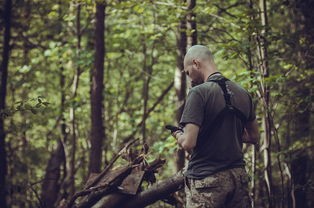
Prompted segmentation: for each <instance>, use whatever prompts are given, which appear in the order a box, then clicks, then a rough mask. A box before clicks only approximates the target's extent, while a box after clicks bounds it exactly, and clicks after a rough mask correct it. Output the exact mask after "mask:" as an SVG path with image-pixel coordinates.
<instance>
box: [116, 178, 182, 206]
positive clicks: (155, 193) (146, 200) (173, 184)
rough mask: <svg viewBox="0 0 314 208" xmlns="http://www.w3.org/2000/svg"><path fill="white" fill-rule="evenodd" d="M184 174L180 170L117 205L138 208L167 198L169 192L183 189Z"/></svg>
mask: <svg viewBox="0 0 314 208" xmlns="http://www.w3.org/2000/svg"><path fill="white" fill-rule="evenodd" d="M183 187H184V176H183V174H182V172H179V173H178V174H176V175H174V176H173V177H171V178H169V179H166V180H164V181H161V182H159V183H156V184H154V185H152V186H151V187H150V188H149V189H147V190H145V191H143V192H141V193H139V194H137V195H135V196H134V197H132V198H130V199H129V200H128V201H126V202H125V203H122V204H121V205H120V206H118V207H124V208H138V207H145V206H147V205H149V204H152V203H154V202H156V201H158V200H161V199H165V198H167V197H168V196H169V195H170V194H172V193H174V192H176V191H179V190H181V189H183Z"/></svg>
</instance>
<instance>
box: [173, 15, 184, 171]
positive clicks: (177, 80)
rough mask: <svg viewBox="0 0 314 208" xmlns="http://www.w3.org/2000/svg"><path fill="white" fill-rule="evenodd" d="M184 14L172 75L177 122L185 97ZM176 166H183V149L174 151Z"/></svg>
mask: <svg viewBox="0 0 314 208" xmlns="http://www.w3.org/2000/svg"><path fill="white" fill-rule="evenodd" d="M186 38H187V37H186V16H185V15H183V16H182V17H181V20H180V22H179V26H178V31H177V37H176V40H177V67H176V71H175V77H174V86H175V91H176V96H177V101H176V107H177V111H176V121H177V124H179V122H180V119H181V116H182V113H183V109H184V103H185V97H186V87H187V85H186V75H185V72H183V70H184V65H183V61H184V56H185V54H186V41H187V40H186ZM176 154H177V155H176V166H177V171H179V170H181V169H182V168H183V167H184V163H185V151H184V150H183V149H179V150H178V151H177V153H176Z"/></svg>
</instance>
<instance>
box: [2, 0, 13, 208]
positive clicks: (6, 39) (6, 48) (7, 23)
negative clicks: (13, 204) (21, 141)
mask: <svg viewBox="0 0 314 208" xmlns="http://www.w3.org/2000/svg"><path fill="white" fill-rule="evenodd" d="M3 8H4V12H3V20H4V36H3V51H2V62H1V66H0V79H1V83H0V207H3V208H6V207H7V203H6V174H7V158H6V157H7V155H6V149H5V131H4V116H5V114H4V110H5V100H6V92H7V77H8V63H9V54H10V38H11V31H10V30H11V11H12V1H11V0H5V1H4V7H3Z"/></svg>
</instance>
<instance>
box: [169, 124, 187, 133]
mask: <svg viewBox="0 0 314 208" xmlns="http://www.w3.org/2000/svg"><path fill="white" fill-rule="evenodd" d="M165 128H166V129H168V130H170V131H171V133H173V132H176V131H183V130H182V128H180V127H177V126H172V125H166V126H165Z"/></svg>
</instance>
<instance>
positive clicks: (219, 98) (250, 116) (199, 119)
mask: <svg viewBox="0 0 314 208" xmlns="http://www.w3.org/2000/svg"><path fill="white" fill-rule="evenodd" d="M221 76H222V75H221V74H220V73H214V74H212V75H211V76H209V78H208V80H207V82H205V83H203V84H200V85H198V86H195V87H193V88H192V89H190V91H189V94H188V97H187V100H186V103H185V107H184V111H183V114H182V117H181V120H180V125H182V126H184V125H185V124H187V123H193V124H196V125H198V126H199V127H200V131H199V134H198V137H197V142H196V146H195V148H194V149H193V151H192V154H191V159H190V161H189V164H188V168H187V171H186V172H185V175H186V176H187V177H189V178H196V179H202V178H204V177H207V176H209V175H211V174H214V173H216V172H218V171H221V170H225V169H229V168H235V167H244V165H245V162H244V160H243V153H242V135H243V130H244V125H245V124H244V123H243V122H242V121H241V120H240V118H238V117H237V116H236V115H235V114H234V113H227V114H226V115H225V116H224V117H223V119H222V120H221V122H222V123H221V125H219V127H218V128H214V126H215V125H214V124H213V121H214V119H215V118H216V117H217V115H218V114H219V113H220V112H221V111H222V110H223V109H224V107H225V100H224V96H223V91H222V90H221V88H220V87H219V85H218V84H217V83H215V82H210V81H209V80H213V79H219V78H221ZM226 87H227V90H228V92H229V93H230V94H231V104H232V105H233V106H234V107H236V108H237V109H239V110H240V111H241V112H242V113H243V114H244V115H245V117H246V118H247V121H253V120H254V119H255V112H254V107H253V103H252V98H251V96H250V94H249V93H248V92H247V91H246V90H245V89H243V88H242V87H241V86H240V85H238V84H236V83H234V82H232V81H227V82H226Z"/></svg>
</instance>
